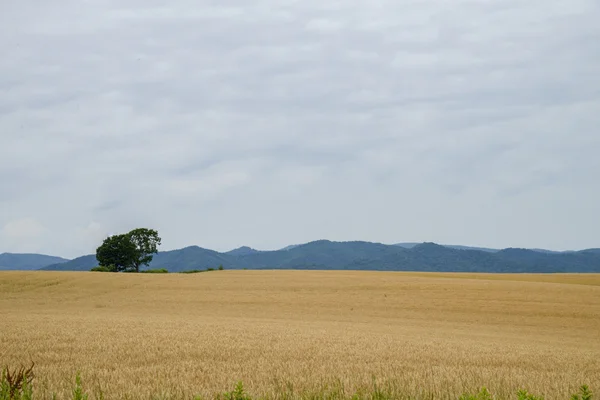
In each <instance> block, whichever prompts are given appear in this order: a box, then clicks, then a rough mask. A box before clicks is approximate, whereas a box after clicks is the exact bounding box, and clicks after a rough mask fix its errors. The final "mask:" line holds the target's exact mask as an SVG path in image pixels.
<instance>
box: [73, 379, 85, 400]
mask: <svg viewBox="0 0 600 400" xmlns="http://www.w3.org/2000/svg"><path fill="white" fill-rule="evenodd" d="M73 400H88V395H87V393H85V391H84V390H83V385H82V384H81V375H79V373H77V375H76V376H75V387H74V388H73Z"/></svg>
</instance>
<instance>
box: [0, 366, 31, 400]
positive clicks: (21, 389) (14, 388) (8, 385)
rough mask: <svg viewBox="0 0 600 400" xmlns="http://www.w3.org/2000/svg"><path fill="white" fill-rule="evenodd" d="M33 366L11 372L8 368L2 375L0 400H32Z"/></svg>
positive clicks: (0, 378) (0, 377)
mask: <svg viewBox="0 0 600 400" xmlns="http://www.w3.org/2000/svg"><path fill="white" fill-rule="evenodd" d="M33 366H34V364H33V363H32V364H31V367H29V368H25V367H21V368H19V369H16V370H14V371H11V370H10V369H9V368H8V367H5V368H4V369H3V370H2V374H1V375H0V400H30V399H31V398H32V396H33V386H32V382H33V378H34V374H33Z"/></svg>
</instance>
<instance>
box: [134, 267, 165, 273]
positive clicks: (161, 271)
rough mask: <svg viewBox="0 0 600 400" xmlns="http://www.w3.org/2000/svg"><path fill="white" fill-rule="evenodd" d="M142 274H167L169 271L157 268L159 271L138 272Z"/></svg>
mask: <svg viewBox="0 0 600 400" xmlns="http://www.w3.org/2000/svg"><path fill="white" fill-rule="evenodd" d="M140 272H141V273H143V274H168V273H169V270H167V269H165V268H159V269H148V270H145V271H140Z"/></svg>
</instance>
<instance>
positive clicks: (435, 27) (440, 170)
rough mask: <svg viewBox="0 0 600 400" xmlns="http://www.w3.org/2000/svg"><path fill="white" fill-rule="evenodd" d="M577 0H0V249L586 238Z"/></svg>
mask: <svg viewBox="0 0 600 400" xmlns="http://www.w3.org/2000/svg"><path fill="white" fill-rule="evenodd" d="M598 21H600V2H598V0H569V1H565V0H527V1H525V0H469V1H467V0H452V1H450V0H447V1H444V0H412V1H409V0H369V1H366V0H364V1H358V0H339V1H338V0H330V1H322V0H301V1H298V0H254V1H247V0H232V1H225V0H213V1H207V0H170V1H154V0H104V1H100V0H87V1H84V0H72V1H68V0H56V1H42V0H35V1H34V0H3V1H0V55H1V56H0V139H1V140H0V253H1V252H3V251H8V252H42V253H47V254H53V255H60V256H65V257H75V256H78V255H82V254H88V253H93V252H94V251H95V249H96V247H97V246H98V245H99V244H100V242H101V241H102V239H103V238H104V237H106V235H108V234H112V233H120V232H125V231H128V230H130V229H132V228H136V227H149V228H155V229H157V230H158V231H159V233H160V234H161V236H162V237H163V246H162V249H164V250H166V249H174V248H180V247H184V246H187V245H199V246H201V247H207V248H213V249H216V250H229V249H232V248H234V247H238V246H241V245H249V246H252V247H255V248H258V249H276V248H279V247H283V246H285V245H288V244H293V243H302V242H307V241H311V240H316V239H330V240H340V241H343V240H368V241H378V242H383V243H396V242H402V241H434V242H438V243H448V244H466V245H481V246H491V247H509V246H513V247H543V248H551V249H557V250H560V249H581V248H586V247H598V246H600V236H599V232H600V23H598Z"/></svg>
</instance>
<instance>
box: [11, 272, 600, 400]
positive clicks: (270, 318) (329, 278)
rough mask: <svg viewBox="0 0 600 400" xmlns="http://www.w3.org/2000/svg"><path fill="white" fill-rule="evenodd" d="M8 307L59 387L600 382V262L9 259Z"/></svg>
mask: <svg viewBox="0 0 600 400" xmlns="http://www.w3.org/2000/svg"><path fill="white" fill-rule="evenodd" d="M0 318H1V321H2V324H1V325H0V362H2V363H6V364H9V365H11V366H18V365H20V364H28V363H29V362H30V361H35V363H36V384H37V389H38V390H41V391H43V392H44V393H51V392H53V391H55V392H57V393H58V394H59V396H60V395H66V394H68V393H69V390H70V388H71V384H72V379H73V377H74V375H75V373H76V372H77V371H81V376H82V378H83V381H84V385H85V386H86V388H87V389H88V390H89V391H90V392H91V393H97V392H98V389H99V388H101V389H102V391H103V392H104V394H105V398H107V399H111V398H130V399H138V398H144V399H147V398H150V397H151V396H152V395H164V397H167V398H168V397H173V398H179V397H184V396H187V397H188V398H189V397H191V396H192V395H194V394H203V395H205V396H210V395H212V394H214V393H215V392H220V391H223V390H228V389H231V387H232V386H233V384H234V383H235V382H236V381H238V380H242V381H244V383H245V385H246V388H247V390H248V391H249V392H250V393H253V394H257V395H271V396H274V397H276V396H281V394H282V393H283V391H284V390H290V388H291V387H293V390H294V392H295V393H300V392H305V393H308V392H318V391H319V390H322V386H323V385H325V384H327V383H332V382H335V381H336V380H337V382H338V384H339V385H341V386H343V387H344V389H345V390H346V391H347V393H349V392H351V391H354V390H356V389H358V388H361V387H363V388H364V387H369V386H370V385H371V384H372V379H373V377H374V376H375V377H376V379H377V381H379V382H382V383H385V384H387V385H389V389H390V390H391V391H392V392H394V393H396V394H397V395H403V396H408V395H411V396H416V397H432V396H434V397H438V398H456V397H457V396H458V395H459V394H461V393H462V392H464V391H466V390H468V391H473V390H476V389H477V388H478V387H480V386H482V385H485V386H487V387H488V388H489V389H490V390H491V391H492V392H494V393H496V394H497V395H498V396H499V397H500V398H506V397H509V396H510V397H514V396H513V395H514V393H515V392H516V390H517V389H518V388H528V389H530V390H531V391H532V392H536V393H538V394H542V395H545V396H546V398H547V399H554V398H565V399H566V398H567V397H568V395H569V394H570V393H572V392H574V391H575V390H576V389H577V387H578V386H579V385H580V384H582V383H587V384H589V385H590V386H591V387H592V389H596V390H597V391H598V390H600V275H474V274H412V273H386V272H376V273H369V272H309V271H223V272H213V273H204V274H196V275H183V274H170V275H133V274H120V275H117V274H103V273H52V272H3V273H0ZM284 388H286V389H284ZM127 396H128V397H127Z"/></svg>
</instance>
